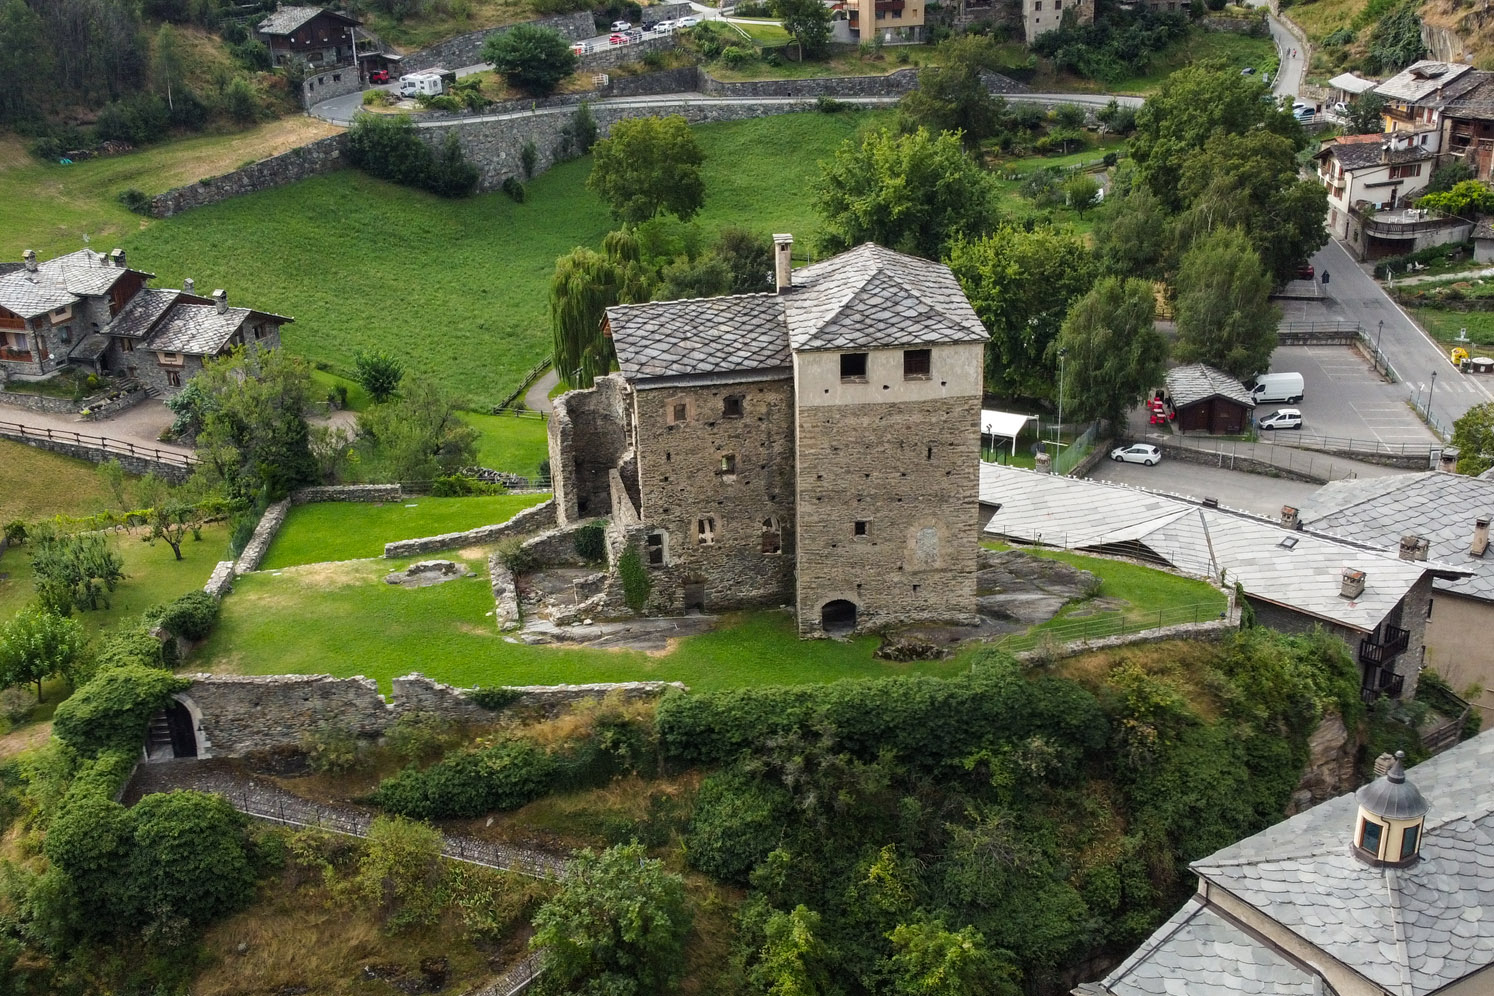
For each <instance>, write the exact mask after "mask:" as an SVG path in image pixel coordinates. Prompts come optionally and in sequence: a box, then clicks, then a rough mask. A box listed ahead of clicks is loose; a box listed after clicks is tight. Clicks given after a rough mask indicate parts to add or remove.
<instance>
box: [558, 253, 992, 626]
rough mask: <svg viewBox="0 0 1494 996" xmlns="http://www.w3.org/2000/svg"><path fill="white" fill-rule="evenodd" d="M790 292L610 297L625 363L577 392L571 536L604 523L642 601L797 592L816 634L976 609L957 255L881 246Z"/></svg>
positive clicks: (971, 404) (562, 472)
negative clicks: (636, 578) (643, 299)
mask: <svg viewBox="0 0 1494 996" xmlns="http://www.w3.org/2000/svg"><path fill="white" fill-rule="evenodd" d="M792 242H793V240H792V238H791V237H790V236H787V235H775V236H774V243H775V246H774V255H775V272H776V283H777V291H776V292H775V293H762V294H740V295H734V296H730V297H718V298H709V299H701V300H685V301H664V302H655V303H650V304H641V305H629V306H619V307H613V308H609V309H608V311H607V317H606V324H605V331H606V333H607V334H608V335H610V336H611V338H612V342H613V345H614V347H615V349H616V353H617V359H618V367H619V372H617V373H614V374H611V375H609V376H606V377H602V378H599V379H598V380H597V382H596V385H595V386H594V387H592V388H589V389H587V390H582V391H572V392H569V393H567V394H565V395H562V396H561V397H560V398H559V399H558V400H557V401H556V404H555V413H554V416H553V417H552V419H551V422H550V460H551V469H552V473H553V476H554V489H555V503H556V509H557V516H558V519H559V522H560V524H561V526H562V527H564V526H566V525H570V524H575V523H578V522H582V521H585V520H587V519H592V518H599V517H606V518H607V519H608V522H609V525H608V545H609V553H610V554H611V556H610V557H609V560H610V562H611V563H612V564H613V565H614V566H613V568H612V571H613V572H614V573H616V572H617V570H618V569H619V567H618V565H619V564H620V563H623V562H625V561H626V559H627V558H626V552H627V551H628V550H629V549H631V550H632V551H634V553H635V554H636V556H637V561H638V562H639V563H641V564H642V565H643V566H644V569H645V570H646V572H647V578H648V582H647V589H648V593H647V599H646V604H645V605H644V606H643V611H645V612H653V613H661V614H677V613H683V612H689V611H691V610H698V611H705V612H715V611H720V610H727V609H738V608H749V607H755V606H780V605H791V606H793V607H794V608H795V610H796V611H797V615H798V620H799V631H800V633H801V635H805V636H821V635H830V634H839V633H847V632H855V631H865V630H873V629H881V628H884V627H888V626H898V625H904V624H910V623H924V622H948V623H960V624H971V623H974V622H976V587H975V582H976V578H975V576H976V554H977V547H978V542H977V540H978V537H977V515H978V507H977V497H978V483H979V482H978V469H979V466H980V453H979V418H980V402H981V383H982V381H981V370H982V363H981V359H982V351H983V348H984V344H985V341H986V339H987V338H988V336H987V333H986V330H985V329H984V327H983V326H982V325H981V323H980V320H979V318H977V317H976V314H975V311H974V310H973V309H972V308H971V306H970V303H969V301H968V300H966V298H965V295H964V293H963V292H962V290H961V289H960V286H959V284H958V282H957V281H956V280H955V278H954V275H953V274H952V273H951V272H950V271H949V269H948V268H947V267H945V266H942V265H940V264H938V263H932V262H929V261H928V260H924V259H918V258H916V257H912V256H905V255H902V254H901V253H896V252H892V251H890V250H888V249H884V248H882V247H880V246H876V245H872V244H867V245H862V246H859V247H857V248H855V249H852V250H850V251H849V252H846V253H843V254H841V255H839V256H835V257H833V258H831V259H828V260H825V261H823V262H820V263H816V264H814V265H811V266H808V267H804V268H801V269H799V270H797V271H794V270H792V269H791V264H790V252H791V247H792Z"/></svg>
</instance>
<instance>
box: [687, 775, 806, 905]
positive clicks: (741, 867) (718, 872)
mask: <svg viewBox="0 0 1494 996" xmlns="http://www.w3.org/2000/svg"><path fill="white" fill-rule="evenodd" d="M792 807H793V799H792V798H791V797H790V796H789V794H788V792H787V791H786V790H785V789H784V788H783V787H782V786H778V785H772V784H770V783H767V782H764V781H761V780H759V779H756V778H752V777H750V776H749V775H746V774H744V773H742V772H740V771H735V770H733V771H725V772H720V773H717V774H714V775H711V776H710V777H709V778H707V779H706V780H705V781H704V782H703V783H702V784H701V786H700V794H699V795H697V796H696V798H695V813H694V815H693V816H692V817H691V818H690V830H689V834H688V835H687V836H686V838H685V857H686V859H687V860H688V861H689V862H690V865H691V866H692V867H694V868H698V869H700V870H701V871H703V872H705V873H706V874H707V875H710V876H711V877H713V878H715V879H717V880H719V881H722V882H734V883H737V884H739V885H746V884H747V873H748V872H750V871H752V869H753V868H755V867H756V866H757V864H758V863H759V862H760V861H762V860H763V858H765V857H767V855H768V852H769V851H771V850H773V848H775V847H777V846H778V845H779V844H780V843H781V842H782V840H783V832H784V827H785V826H786V825H787V823H788V822H789V817H790V815H791V810H792Z"/></svg>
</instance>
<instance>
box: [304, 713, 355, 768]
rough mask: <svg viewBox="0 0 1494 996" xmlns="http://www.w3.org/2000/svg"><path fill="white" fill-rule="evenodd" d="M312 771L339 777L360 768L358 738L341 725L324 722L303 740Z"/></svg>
mask: <svg viewBox="0 0 1494 996" xmlns="http://www.w3.org/2000/svg"><path fill="white" fill-rule="evenodd" d="M301 746H302V748H303V749H304V750H305V751H306V760H307V762H308V763H309V764H310V765H311V770H312V771H317V772H321V773H323V774H329V775H339V774H342V773H344V772H347V771H352V770H353V769H354V768H355V767H357V766H358V738H357V737H356V736H355V735H354V734H353V731H352V730H351V729H350V728H349V727H347V726H344V725H343V724H341V723H334V722H331V721H327V720H324V721H322V722H320V723H318V724H317V725H316V729H314V730H312V731H311V732H310V733H308V734H306V735H305V736H304V737H302V738H301Z"/></svg>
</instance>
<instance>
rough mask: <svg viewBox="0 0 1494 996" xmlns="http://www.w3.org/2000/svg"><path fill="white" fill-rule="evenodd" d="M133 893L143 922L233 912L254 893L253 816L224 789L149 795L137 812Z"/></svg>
mask: <svg viewBox="0 0 1494 996" xmlns="http://www.w3.org/2000/svg"><path fill="white" fill-rule="evenodd" d="M129 813H130V822H131V824H132V825H133V826H132V829H133V834H132V837H133V840H132V846H131V849H130V862H129V882H130V898H131V899H132V900H133V901H134V903H135V904H136V906H137V908H138V910H139V912H138V914H137V917H138V920H139V922H141V923H142V924H144V925H146V926H147V927H148V926H151V925H155V926H157V927H158V928H159V927H166V926H168V925H170V924H171V922H172V921H176V922H181V921H185V922H186V923H187V924H189V925H191V926H197V925H199V924H204V923H208V922H210V921H212V920H216V919H218V918H219V917H221V916H226V915H227V914H229V913H233V912H234V911H236V910H238V909H239V908H240V907H242V906H243V905H244V904H245V903H246V902H248V901H249V899H250V898H251V897H252V896H253V894H254V870H253V868H252V867H251V866H250V864H249V854H248V849H247V847H246V843H247V842H246V837H245V833H244V829H245V827H246V826H247V824H248V820H247V818H246V817H244V816H243V815H242V814H240V813H239V812H237V811H236V810H235V809H234V808H233V807H232V806H230V805H229V804H228V800H226V799H224V798H223V797H222V796H220V795H214V794H211V793H207V792H181V791H177V792H166V793H157V794H155V795H148V796H146V797H145V798H143V799H141V800H140V801H139V802H137V803H136V804H135V805H134V806H133V807H132V808H131V809H130V810H129Z"/></svg>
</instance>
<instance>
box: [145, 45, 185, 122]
mask: <svg viewBox="0 0 1494 996" xmlns="http://www.w3.org/2000/svg"><path fill="white" fill-rule="evenodd" d="M151 69H152V75H154V76H155V80H156V86H157V87H158V88H160V89H161V90H164V91H165V93H166V107H167V109H168V110H171V111H175V110H176V94H175V92H174V90H173V88H174V87H176V86H179V85H180V83H181V79H182V51H181V40H180V39H179V38H178V37H177V33H176V29H175V28H173V27H172V26H171V25H169V24H163V25H161V27H160V28H159V29H158V30H157V31H156V45H155V53H154V58H153V59H152V67H151Z"/></svg>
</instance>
